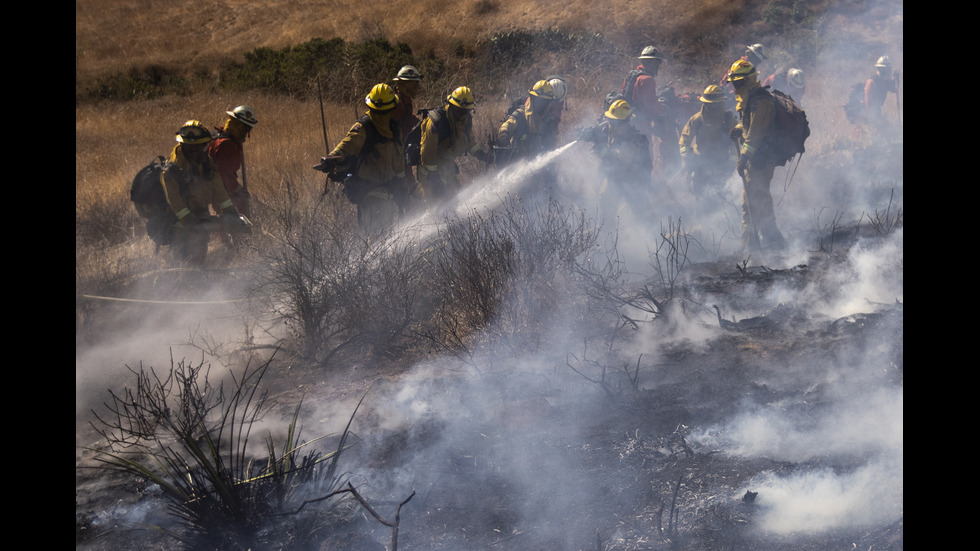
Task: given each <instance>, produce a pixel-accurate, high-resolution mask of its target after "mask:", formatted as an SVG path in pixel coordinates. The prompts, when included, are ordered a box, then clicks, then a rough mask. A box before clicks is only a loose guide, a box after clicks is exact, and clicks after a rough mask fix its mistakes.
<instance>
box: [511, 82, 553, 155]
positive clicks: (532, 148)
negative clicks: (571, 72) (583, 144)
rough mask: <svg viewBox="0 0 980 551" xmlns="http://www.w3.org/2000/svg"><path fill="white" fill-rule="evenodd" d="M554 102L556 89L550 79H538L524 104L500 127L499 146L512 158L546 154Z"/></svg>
mask: <svg viewBox="0 0 980 551" xmlns="http://www.w3.org/2000/svg"><path fill="white" fill-rule="evenodd" d="M554 101H555V89H554V87H553V86H552V85H551V83H550V82H548V81H547V80H539V81H537V82H536V83H534V86H532V87H531V89H530V90H528V96H527V99H525V100H524V103H523V104H521V105H520V107H518V108H517V109H515V110H514V111H513V112H511V114H510V115H509V116H508V117H507V120H505V121H504V123H503V124H502V125H500V130H499V131H498V132H497V143H498V144H500V145H501V146H503V147H505V148H509V150H510V151H509V153H510V156H511V159H520V158H531V157H535V156H537V155H539V154H541V153H544V152H545V151H547V149H546V147H547V144H548V143H549V141H550V138H548V137H546V132H548V131H549V130H550V126H549V124H548V123H549V117H550V116H551V108H552V107H553V106H554Z"/></svg>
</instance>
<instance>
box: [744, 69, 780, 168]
mask: <svg viewBox="0 0 980 551" xmlns="http://www.w3.org/2000/svg"><path fill="white" fill-rule="evenodd" d="M746 78H747V79H751V80H749V82H748V83H746V84H745V85H744V86H740V87H736V88H735V107H736V109H737V110H738V114H739V116H740V117H741V122H740V123H739V127H741V129H742V148H741V150H740V151H739V153H740V154H741V155H743V156H747V157H748V158H750V159H751V158H754V156H755V154H756V153H760V152H762V153H764V152H765V140H766V137H767V136H768V135H769V130H770V127H771V125H772V121H773V117H775V114H776V105H775V103H773V102H774V101H775V100H773V99H772V96H770V95H769V94H764V93H759V92H761V91H762V90H763V88H762V86H761V85H760V84H759V81H758V79H757V78H756V76H755V75H752V76H751V77H746Z"/></svg>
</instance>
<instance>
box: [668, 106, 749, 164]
mask: <svg viewBox="0 0 980 551" xmlns="http://www.w3.org/2000/svg"><path fill="white" fill-rule="evenodd" d="M732 128H735V115H733V114H732V113H731V111H725V110H724V109H722V110H719V111H718V112H711V111H709V110H707V109H705V106H701V110H700V111H698V112H697V113H695V114H694V115H693V116H691V118H690V119H689V120H688V121H687V124H685V125H684V129H683V130H682V131H681V137H680V140H678V145H679V146H680V153H681V157H683V158H685V159H687V158H689V157H690V156H691V155H696V156H697V157H698V159H699V160H700V161H701V162H703V163H708V164H711V165H720V164H724V163H728V162H730V161H731V160H732V159H731V158H730V157H731V155H732V154H734V153H735V149H734V145H733V144H732V140H731V137H730V134H731V131H732Z"/></svg>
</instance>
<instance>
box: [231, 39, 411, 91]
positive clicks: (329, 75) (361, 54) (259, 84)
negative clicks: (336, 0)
mask: <svg viewBox="0 0 980 551" xmlns="http://www.w3.org/2000/svg"><path fill="white" fill-rule="evenodd" d="M412 62H413V56H412V49H411V48H410V47H409V46H408V45H407V44H404V43H398V44H396V45H392V44H391V43H390V42H389V41H388V40H386V39H384V38H374V39H370V40H365V41H363V42H360V43H347V42H344V41H343V40H342V39H340V38H332V39H330V40H323V39H322V38H314V39H313V40H310V41H308V42H304V43H302V44H299V45H297V46H292V47H286V48H282V49H279V50H274V49H272V48H256V49H255V50H252V51H251V52H248V53H246V54H245V63H243V64H241V65H238V66H233V67H231V68H229V69H228V70H226V71H224V73H223V77H222V79H221V82H220V83H219V85H220V86H221V87H223V88H226V89H232V90H240V91H244V90H255V89H258V90H262V91H265V92H269V93H275V94H286V95H291V96H297V97H304V96H307V95H309V94H310V92H311V91H312V90H313V89H312V87H311V86H310V83H311V82H312V81H313V79H314V78H316V77H320V83H321V86H322V88H323V93H324V94H325V95H330V96H333V97H335V98H344V99H353V98H356V97H359V96H360V95H362V94H363V93H364V92H365V91H366V90H369V89H370V88H371V87H372V86H374V85H375V84H377V83H378V82H379V79H381V80H385V81H386V80H388V78H386V75H392V76H393V75H394V74H395V73H397V71H398V69H399V68H400V67H401V66H402V65H406V64H409V63H412Z"/></svg>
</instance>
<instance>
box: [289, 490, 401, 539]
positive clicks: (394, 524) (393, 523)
mask: <svg viewBox="0 0 980 551" xmlns="http://www.w3.org/2000/svg"><path fill="white" fill-rule="evenodd" d="M346 493H349V494H351V495H352V496H354V499H356V500H357V502H358V503H360V504H361V506H362V507H364V508H365V509H367V512H369V513H371V516H372V517H374V518H375V519H376V520H377V521H378V522H380V523H381V524H384V525H385V526H388V527H390V528H391V551H398V523H399V522H400V520H401V513H402V507H403V506H404V505H405V504H406V503H408V502H409V501H411V500H412V498H413V497H415V490H412V493H411V495H409V496H408V497H407V498H405V500H404V501H402V502H401V503H399V504H398V507H397V508H396V509H395V520H385V519H384V518H382V517H381V515H380V514H378V512H377V511H375V510H374V507H371V504H370V503H368V502H367V500H365V499H364V498H363V497H362V496H361V494H360V493H358V491H357V489H356V488H354V485H353V484H351V483H350V482H348V483H347V487H346V488H342V489H340V490H335V491H333V492H330V493H329V494H327V495H325V496H323V497H318V498H316V499H308V500H306V501H304V502H303V503H302V504H301V505H300V506H299V507H298V508H296V510H295V511H293V512H292V513H291V514H294V515H296V514H299V512H300V511H302V510H303V507H306V505H307V504H310V503H318V502H320V501H324V500H327V499H330V498H331V497H333V496H335V495H338V494H346Z"/></svg>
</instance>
